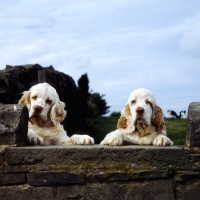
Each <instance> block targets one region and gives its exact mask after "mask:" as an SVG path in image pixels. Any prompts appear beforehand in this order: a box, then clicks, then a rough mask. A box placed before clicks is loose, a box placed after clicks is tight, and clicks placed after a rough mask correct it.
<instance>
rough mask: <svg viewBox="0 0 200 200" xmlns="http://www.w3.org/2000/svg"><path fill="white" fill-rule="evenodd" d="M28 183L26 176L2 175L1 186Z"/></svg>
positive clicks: (0, 177)
mask: <svg viewBox="0 0 200 200" xmlns="http://www.w3.org/2000/svg"><path fill="white" fill-rule="evenodd" d="M25 182H26V176H25V174H22V173H20V174H0V185H15V184H23V183H25Z"/></svg>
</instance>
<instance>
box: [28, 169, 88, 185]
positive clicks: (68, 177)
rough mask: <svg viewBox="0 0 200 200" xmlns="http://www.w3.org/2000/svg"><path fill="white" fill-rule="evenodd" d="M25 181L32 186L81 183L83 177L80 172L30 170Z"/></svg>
mask: <svg viewBox="0 0 200 200" xmlns="http://www.w3.org/2000/svg"><path fill="white" fill-rule="evenodd" d="M27 183H28V184H30V185H33V186H44V185H52V184H63V185H67V184H83V183H84V179H83V176H82V175H80V174H72V173H69V172H31V173H27Z"/></svg>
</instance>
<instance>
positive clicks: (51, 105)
mask: <svg viewBox="0 0 200 200" xmlns="http://www.w3.org/2000/svg"><path fill="white" fill-rule="evenodd" d="M19 103H21V104H25V105H26V106H27V107H28V110H29V124H28V136H27V141H28V143H30V144H33V145H69V144H94V139H93V138H92V137H90V136H88V135H73V136H72V137H70V138H69V137H68V136H67V133H66V131H65V130H64V129H63V126H62V125H61V124H60V122H61V121H62V120H63V119H64V118H65V116H66V111H65V110H64V107H65V104H64V102H61V101H60V100H59V96H58V94H57V92H56V90H55V89H54V88H53V87H52V86H50V85H49V84H48V83H40V84H37V85H35V86H33V87H31V88H30V90H29V91H26V92H24V95H23V96H22V98H21V99H20V100H19Z"/></svg>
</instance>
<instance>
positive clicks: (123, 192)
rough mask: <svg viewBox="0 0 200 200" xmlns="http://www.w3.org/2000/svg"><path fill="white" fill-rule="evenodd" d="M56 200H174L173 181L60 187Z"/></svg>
mask: <svg viewBox="0 0 200 200" xmlns="http://www.w3.org/2000/svg"><path fill="white" fill-rule="evenodd" d="M55 199H57V200H58V199H82V200H86V199H87V200H88V199H98V200H105V199H109V200H121V199H123V200H129V199H137V200H144V199H148V200H155V199H162V200H169V199H170V200H173V199H174V194H173V187H172V181H171V180H170V179H169V180H152V181H148V182H147V181H138V182H136V181H134V182H129V183H126V182H113V183H92V184H91V183H90V184H87V185H86V186H77V185H76V186H70V187H67V186H66V187H64V186H63V187H59V188H58V190H57V196H56V198H55Z"/></svg>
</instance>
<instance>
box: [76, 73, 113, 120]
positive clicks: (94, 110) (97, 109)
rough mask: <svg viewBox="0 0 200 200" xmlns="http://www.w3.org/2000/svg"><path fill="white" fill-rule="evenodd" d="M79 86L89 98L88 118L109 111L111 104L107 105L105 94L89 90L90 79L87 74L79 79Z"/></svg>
mask: <svg viewBox="0 0 200 200" xmlns="http://www.w3.org/2000/svg"><path fill="white" fill-rule="evenodd" d="M78 86H79V87H80V88H81V90H82V91H83V93H84V95H85V97H86V99H87V114H88V118H92V117H96V116H101V115H105V114H106V113H108V112H109V110H108V109H109V108H110V106H107V103H106V100H105V99H104V97H105V95H100V94H99V93H90V92H89V79H88V77H87V74H83V75H82V76H81V77H80V79H79V80H78Z"/></svg>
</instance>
